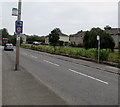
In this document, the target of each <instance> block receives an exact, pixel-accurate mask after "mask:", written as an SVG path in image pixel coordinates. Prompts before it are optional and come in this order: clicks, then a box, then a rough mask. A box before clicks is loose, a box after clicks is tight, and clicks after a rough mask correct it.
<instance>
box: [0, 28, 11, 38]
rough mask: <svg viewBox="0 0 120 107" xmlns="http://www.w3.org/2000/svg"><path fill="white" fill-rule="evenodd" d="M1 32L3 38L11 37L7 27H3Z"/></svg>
mask: <svg viewBox="0 0 120 107" xmlns="http://www.w3.org/2000/svg"><path fill="white" fill-rule="evenodd" d="M0 32H1V33H2V38H9V36H10V35H9V33H8V31H7V29H6V28H3V29H1V30H0Z"/></svg>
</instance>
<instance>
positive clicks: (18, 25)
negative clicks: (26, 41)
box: [15, 21, 23, 33]
mask: <svg viewBox="0 0 120 107" xmlns="http://www.w3.org/2000/svg"><path fill="white" fill-rule="evenodd" d="M15 25H16V33H22V29H23V21H16V22H15Z"/></svg>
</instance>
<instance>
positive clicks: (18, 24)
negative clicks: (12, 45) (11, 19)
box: [12, 0, 23, 70]
mask: <svg viewBox="0 0 120 107" xmlns="http://www.w3.org/2000/svg"><path fill="white" fill-rule="evenodd" d="M21 5H22V1H21V0H19V2H18V9H17V8H13V9H12V15H13V16H17V21H16V22H15V26H16V27H15V32H16V34H17V37H16V62H15V70H18V68H19V57H20V55H19V54H20V34H21V33H22V29H23V21H21Z"/></svg>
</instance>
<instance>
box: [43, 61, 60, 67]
mask: <svg viewBox="0 0 120 107" xmlns="http://www.w3.org/2000/svg"><path fill="white" fill-rule="evenodd" d="M43 61H44V62H47V63H50V64H52V65H55V66H60V65H58V64H55V63H52V62H50V61H47V60H43Z"/></svg>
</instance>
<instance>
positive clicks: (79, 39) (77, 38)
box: [70, 30, 85, 46]
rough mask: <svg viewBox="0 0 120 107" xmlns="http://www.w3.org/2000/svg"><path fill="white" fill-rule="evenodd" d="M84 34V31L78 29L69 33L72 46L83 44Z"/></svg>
mask: <svg viewBox="0 0 120 107" xmlns="http://www.w3.org/2000/svg"><path fill="white" fill-rule="evenodd" d="M84 35H85V31H82V30H81V31H79V32H77V33H76V34H72V35H70V43H71V44H72V45H74V46H82V45H83V38H84Z"/></svg>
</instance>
